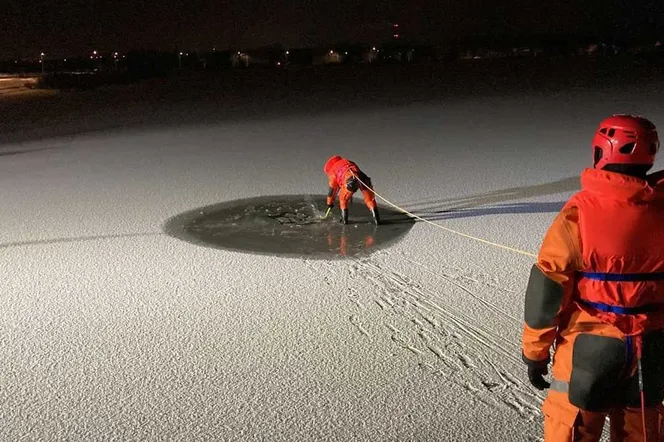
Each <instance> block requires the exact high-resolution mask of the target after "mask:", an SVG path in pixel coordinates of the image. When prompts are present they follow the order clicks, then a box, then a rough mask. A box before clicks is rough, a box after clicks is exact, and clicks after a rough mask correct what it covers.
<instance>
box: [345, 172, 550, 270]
mask: <svg viewBox="0 0 664 442" xmlns="http://www.w3.org/2000/svg"><path fill="white" fill-rule="evenodd" d="M351 173H352V174H353V176H354V177H355V179H357V180H358V181H359V182H360V184H362V185H363V186H364V187H366V188H367V189H369V190H370V191H371V192H372V193H373V194H374V195H376V196H377V197H378V198H380V199H381V200H383V201H385V202H386V203H387V204H389V205H390V206H392V207H394V208H395V209H397V210H398V211H400V212H402V213H404V214H406V215H408V216H409V217H411V218H414V219H416V220H418V221H422V222H424V223H426V224H430V225H432V226H434V227H438V228H439V229H442V230H444V231H446V232H448V233H453V234H455V235H458V236H462V237H464V238H468V239H472V240H474V241H478V242H481V243H483V244H488V245H490V246H494V247H498V248H500V249H504V250H509V251H510V252H514V253H519V254H521V255H524V256H528V257H531V258H537V255H535V254H534V253H530V252H526V251H524V250H519V249H517V248H514V247H510V246H506V245H504V244H500V243H497V242H493V241H489V240H486V239H483V238H478V237H477V236H473V235H469V234H467V233H463V232H459V231H458V230H454V229H450V228H449V227H445V226H441V225H440V224H437V223H434V222H432V221H429V220H428V219H425V218H422V217H421V216H418V215H415V214H414V213H411V212H409V211H408V210H406V209H404V208H402V207H399V206H397V205H396V204H394V203H393V202H391V201H389V200H388V199H387V198H384V197H383V196H381V195H380V194H379V193H378V192H376V191H375V190H373V189H372V188H371V187H370V186H368V185H367V184H366V183H364V182H363V181H362V180H361V179H360V178H359V177H358V176H357V175H355V173H354V172H353V171H351Z"/></svg>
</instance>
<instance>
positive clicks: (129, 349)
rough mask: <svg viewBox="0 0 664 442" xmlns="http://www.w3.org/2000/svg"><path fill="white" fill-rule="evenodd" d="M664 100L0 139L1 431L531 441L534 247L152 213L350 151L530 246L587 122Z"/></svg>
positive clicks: (216, 197) (289, 185) (474, 107)
mask: <svg viewBox="0 0 664 442" xmlns="http://www.w3.org/2000/svg"><path fill="white" fill-rule="evenodd" d="M662 95H663V94H662V93H661V92H659V90H658V88H657V87H656V86H655V85H649V86H643V87H640V88H636V89H621V90H618V91H617V92H615V93H611V94H609V93H607V92H606V91H604V90H598V91H593V90H580V91H573V92H557V93H551V94H544V95H539V94H531V95H527V96H524V95H519V94H515V95H496V96H493V97H485V98H477V97H465V98H461V99H458V100H453V101H450V102H449V103H444V102H443V103H429V104H426V103H421V104H410V105H404V106H392V107H385V108H375V109H371V110H366V109H365V110H362V109H356V110H348V111H345V112H330V113H322V114H317V115H311V116H305V115H300V116H297V117H292V116H291V117H287V116H285V117H283V118H278V117H274V118H269V119H263V120H248V121H244V122H243V121H221V122H217V123H208V122H205V123H202V124H200V125H187V126H183V127H178V126H173V127H170V128H168V127H154V128H151V129H140V128H134V129H132V130H127V131H108V132H100V133H91V134H79V135H74V136H69V137H63V138H53V139H45V140H41V141H33V142H24V143H20V144H18V143H17V144H5V145H3V146H2V149H3V150H4V151H6V152H10V151H11V152H17V151H24V152H26V153H18V154H12V155H4V156H0V204H1V207H2V212H1V213H0V225H1V226H2V228H1V229H0V257H1V259H0V274H1V275H2V277H1V278H0V386H1V388H0V422H1V424H0V426H1V427H2V431H0V440H2V441H19V440H27V441H104V440H108V441H110V440H116V441H153V440H154V441H157V440H158V441H166V440H169V441H202V440H210V441H221V440H223V441H231V440H233V441H235V440H242V441H245V440H246V441H258V440H266V441H310V440H311V441H313V440H326V441H328V440H329V441H506V440H509V441H535V440H538V438H539V437H540V435H541V431H542V429H541V420H542V417H541V414H540V411H539V406H540V403H541V400H542V399H543V394H542V393H540V392H537V391H536V390H534V389H533V388H531V387H530V386H529V384H528V381H527V377H526V375H525V368H524V366H523V365H522V363H521V361H520V332H521V321H522V302H523V292H524V289H525V285H526V281H527V277H528V274H529V269H530V266H531V265H532V263H533V258H531V257H529V256H526V255H522V254H519V253H516V252H511V251H508V250H504V249H500V248H496V247H492V246H490V245H487V244H485V243H481V242H478V241H474V240H472V239H469V238H466V237H462V236H458V235H455V234H453V233H449V232H445V231H443V230H441V229H437V228H435V227H433V226H430V225H427V224H425V223H416V224H415V225H414V226H413V227H412V229H411V230H410V232H408V233H407V234H406V235H405V237H403V238H402V239H401V240H400V241H399V242H398V243H395V244H393V245H391V246H390V247H388V248H385V249H381V250H379V251H377V252H376V253H374V254H372V255H370V256H368V257H362V258H352V257H351V258H347V259H342V260H333V261H325V260H309V259H307V258H306V257H302V258H284V257H279V256H265V255H252V254H244V253H238V252H231V251H224V250H219V249H215V248H206V247H202V246H197V245H193V244H190V243H187V242H184V241H180V240H178V239H175V238H173V237H171V236H168V235H166V234H165V233H163V231H162V227H163V223H164V222H165V221H166V220H167V219H169V218H171V217H173V216H175V215H177V214H179V213H182V212H186V211H189V210H193V209H195V208H197V207H203V206H206V205H210V204H216V203H219V202H224V201H230V200H233V199H239V198H250V197H257V196H264V195H297V194H303V193H311V194H321V193H324V192H325V190H326V180H325V177H324V176H323V173H322V170H321V169H322V166H323V163H324V161H325V160H326V159H327V157H328V156H330V155H332V154H340V155H344V156H348V157H350V158H351V159H353V160H355V161H356V162H357V163H358V164H359V165H360V166H361V167H362V168H363V169H364V170H365V171H366V172H367V174H368V175H370V176H371V177H372V180H373V182H374V184H375V186H376V190H377V191H378V192H379V193H380V194H381V195H383V196H385V197H387V198H388V199H389V200H391V201H392V202H394V203H396V204H398V205H399V206H401V207H403V208H406V209H408V210H411V211H413V212H415V213H417V214H421V215H423V216H427V217H428V219H431V220H434V221H435V222H436V223H439V224H440V225H443V226H445V227H447V228H450V229H454V230H457V231H459V232H463V233H465V234H468V235H472V236H476V237H479V238H482V239H485V240H489V241H493V242H497V243H500V244H504V245H508V246H510V247H514V248H516V249H519V250H522V251H525V252H529V253H536V252H537V250H538V246H539V243H540V240H541V237H542V235H543V234H544V232H545V230H546V228H547V227H548V225H549V223H550V221H551V220H552V218H553V216H554V215H555V213H556V212H557V210H559V208H560V207H561V206H562V204H563V202H564V201H565V200H566V199H567V198H568V197H569V196H570V195H571V194H572V193H573V192H574V191H575V190H576V189H578V175H579V173H580V172H581V170H582V169H583V167H585V166H586V165H587V164H588V163H589V160H590V146H589V142H590V139H591V137H592V132H593V130H594V129H595V127H596V124H597V123H598V122H599V121H600V120H601V119H602V118H603V117H605V116H607V115H609V114H611V113H614V112H636V113H641V114H643V115H646V116H648V117H649V118H651V119H652V120H653V121H654V122H655V123H656V124H659V125H660V126H663V127H664V112H663V111H662V108H661V104H660V103H661V99H662V98H663V96H662ZM661 164H662V163H661V161H660V162H659V165H660V166H661ZM356 198H359V197H357V196H356ZM379 204H381V202H380V201H379ZM460 207H461V208H464V210H462V211H460V212H451V213H443V214H436V213H435V212H437V211H440V210H444V209H450V208H460Z"/></svg>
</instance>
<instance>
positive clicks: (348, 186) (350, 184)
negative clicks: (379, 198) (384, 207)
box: [323, 155, 380, 225]
mask: <svg viewBox="0 0 664 442" xmlns="http://www.w3.org/2000/svg"><path fill="white" fill-rule="evenodd" d="M323 171H324V172H325V175H327V178H328V182H329V191H328V193H327V207H328V208H330V209H331V208H332V207H334V200H335V199H336V197H337V194H338V195H339V207H340V208H341V220H340V221H341V222H342V223H344V224H348V203H349V202H350V201H351V199H352V198H353V194H354V193H355V192H357V190H358V189H359V190H361V191H362V195H363V196H364V203H365V204H366V205H367V207H368V208H369V210H370V211H371V215H372V216H373V220H374V223H375V224H376V225H378V224H380V214H379V213H378V207H376V197H375V195H374V193H373V187H372V184H371V178H369V177H368V176H367V175H366V174H365V173H364V172H362V171H361V170H360V168H359V167H357V164H355V163H354V162H352V161H350V160H348V159H346V158H342V157H340V156H339V155H335V156H333V157H331V158H330V159H328V160H327V162H325V166H324V167H323Z"/></svg>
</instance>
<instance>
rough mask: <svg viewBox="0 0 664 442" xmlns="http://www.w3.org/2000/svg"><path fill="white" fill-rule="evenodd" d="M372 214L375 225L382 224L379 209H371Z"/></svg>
mask: <svg viewBox="0 0 664 442" xmlns="http://www.w3.org/2000/svg"><path fill="white" fill-rule="evenodd" d="M371 214H372V215H373V221H374V224H375V225H378V224H380V213H379V212H378V207H374V208H373V209H371Z"/></svg>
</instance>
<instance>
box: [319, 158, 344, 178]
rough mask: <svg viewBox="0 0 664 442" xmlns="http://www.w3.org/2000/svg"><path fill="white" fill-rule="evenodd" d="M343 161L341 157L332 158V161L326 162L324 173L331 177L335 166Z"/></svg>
mask: <svg viewBox="0 0 664 442" xmlns="http://www.w3.org/2000/svg"><path fill="white" fill-rule="evenodd" d="M341 160H343V158H341V157H340V156H339V155H335V156H333V157H330V159H329V160H327V161H326V162H325V166H323V172H325V174H326V175H329V174H330V171H331V170H332V167H334V165H335V164H336V163H337V162H338V161H341Z"/></svg>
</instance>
